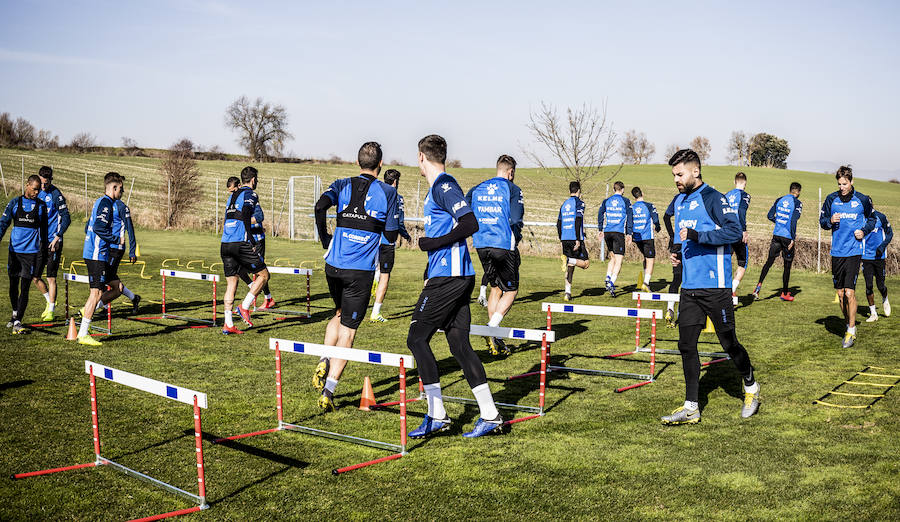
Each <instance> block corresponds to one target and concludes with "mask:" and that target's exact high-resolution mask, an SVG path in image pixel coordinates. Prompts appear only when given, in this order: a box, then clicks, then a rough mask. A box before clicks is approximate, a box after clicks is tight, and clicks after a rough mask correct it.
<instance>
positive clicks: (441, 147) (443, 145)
mask: <svg viewBox="0 0 900 522" xmlns="http://www.w3.org/2000/svg"><path fill="white" fill-rule="evenodd" d="M419 152H421V153H422V154H424V155H425V159H427V160H428V161H430V162H432V163H440V164H441V165H443V164H444V163H446V162H447V140H445V139H444V138H442V137H440V136H438V135H437V134H429V135H428V136H425V137H424V138H422V139H421V140H419Z"/></svg>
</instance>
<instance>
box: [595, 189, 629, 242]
mask: <svg viewBox="0 0 900 522" xmlns="http://www.w3.org/2000/svg"><path fill="white" fill-rule="evenodd" d="M629 206H630V204H629V202H628V199H626V198H625V197H624V196H622V195H621V194H613V195H612V196H610V197H608V198H606V199H605V200H604V201H603V204H602V205H601V210H602V212H603V216H605V218H606V223H605V224H604V223H599V224H600V225H601V226H602V227H603V231H604V232H620V233H623V234H624V233H625V223H626V221H627V220H628V208H629ZM597 221H598V222H599V221H601V218H600V217H598V218H597Z"/></svg>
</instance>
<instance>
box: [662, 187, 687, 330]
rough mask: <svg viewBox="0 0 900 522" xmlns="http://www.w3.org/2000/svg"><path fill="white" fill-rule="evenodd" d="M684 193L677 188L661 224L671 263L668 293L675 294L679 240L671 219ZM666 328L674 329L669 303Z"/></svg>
mask: <svg viewBox="0 0 900 522" xmlns="http://www.w3.org/2000/svg"><path fill="white" fill-rule="evenodd" d="M683 192H684V191H683V190H682V189H681V188H679V189H678V195H676V196H675V197H674V198H672V201H671V202H670V203H669V206H668V207H666V211H665V212H664V213H663V223H664V224H665V225H666V232H668V233H669V260H670V261H671V262H672V282H671V283H669V293H670V294H674V293H677V292H678V291H679V290H680V289H681V271H682V265H681V238H680V237H679V236H678V234H676V233H675V229H674V227H673V226H672V218H673V217H675V202H676V201H678V198H679V196H681V194H682V193H683ZM665 318H666V327H667V328H675V303H674V302H672V301H669V302H668V303H666V315H665Z"/></svg>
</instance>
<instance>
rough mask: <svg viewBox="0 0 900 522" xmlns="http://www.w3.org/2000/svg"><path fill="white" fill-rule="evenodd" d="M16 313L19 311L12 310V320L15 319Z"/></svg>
mask: <svg viewBox="0 0 900 522" xmlns="http://www.w3.org/2000/svg"><path fill="white" fill-rule="evenodd" d="M18 313H19V312H17V311H15V310H13V313H12V318H13V321H15V320H16V314H18Z"/></svg>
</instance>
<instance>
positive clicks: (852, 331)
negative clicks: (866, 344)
mask: <svg viewBox="0 0 900 522" xmlns="http://www.w3.org/2000/svg"><path fill="white" fill-rule="evenodd" d="M847 332H848V333H849V334H850V335H856V327H855V326H849V325H848V326H847Z"/></svg>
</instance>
